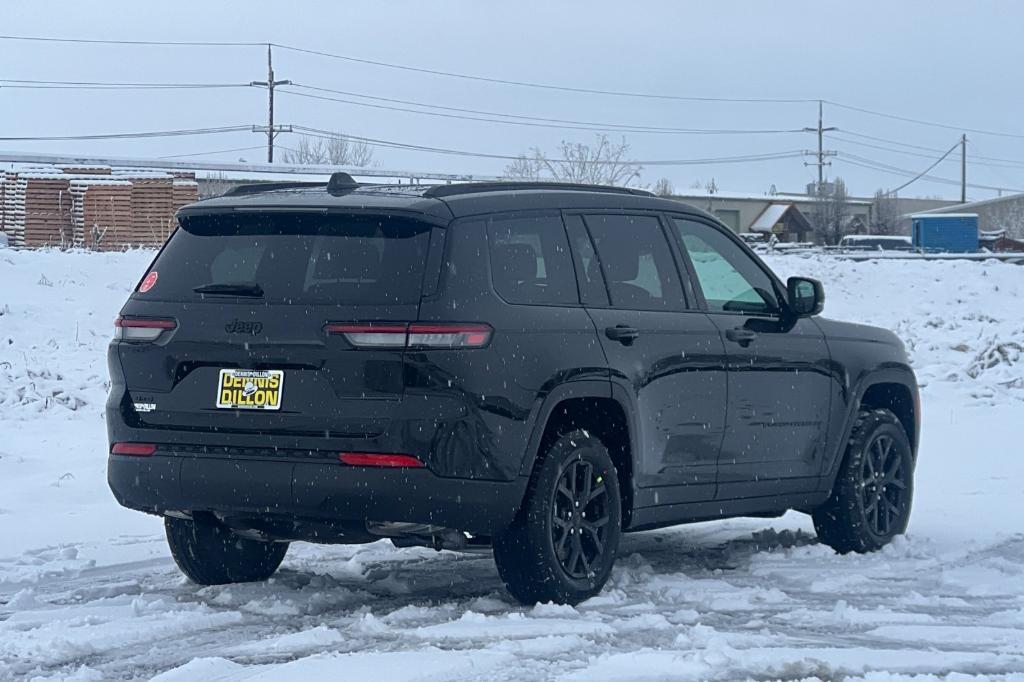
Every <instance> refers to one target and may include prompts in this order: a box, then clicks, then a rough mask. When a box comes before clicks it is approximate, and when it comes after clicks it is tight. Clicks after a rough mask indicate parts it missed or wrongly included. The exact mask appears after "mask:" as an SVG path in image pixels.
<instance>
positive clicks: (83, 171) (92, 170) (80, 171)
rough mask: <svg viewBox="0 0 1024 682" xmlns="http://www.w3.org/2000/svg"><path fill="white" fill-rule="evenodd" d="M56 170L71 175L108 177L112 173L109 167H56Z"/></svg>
mask: <svg viewBox="0 0 1024 682" xmlns="http://www.w3.org/2000/svg"><path fill="white" fill-rule="evenodd" d="M57 168H59V169H60V170H61V171H63V172H64V173H71V174H72V175H110V174H111V172H112V171H113V169H112V168H111V167H110V166H57Z"/></svg>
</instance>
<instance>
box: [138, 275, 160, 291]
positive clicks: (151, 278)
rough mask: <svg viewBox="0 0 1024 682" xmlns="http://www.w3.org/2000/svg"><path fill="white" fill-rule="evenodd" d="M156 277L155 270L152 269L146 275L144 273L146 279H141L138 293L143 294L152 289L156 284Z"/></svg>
mask: <svg viewBox="0 0 1024 682" xmlns="http://www.w3.org/2000/svg"><path fill="white" fill-rule="evenodd" d="M156 278H157V274H156V270H153V271H152V272H150V273H149V274H148V275H146V279H144V280H142V284H140V285H139V293H140V294H144V293H146V292H147V291H149V290H150V289H152V288H153V287H154V286H155V285H156Z"/></svg>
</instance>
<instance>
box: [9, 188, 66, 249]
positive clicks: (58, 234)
mask: <svg viewBox="0 0 1024 682" xmlns="http://www.w3.org/2000/svg"><path fill="white" fill-rule="evenodd" d="M70 190H71V183H70V176H68V175H65V174H63V173H57V172H53V171H50V172H28V173H18V180H17V182H16V184H15V193H16V197H18V198H20V199H21V201H22V211H23V213H22V215H23V218H22V222H21V225H20V227H21V230H20V232H21V234H20V235H18V234H17V233H16V234H15V244H16V245H20V246H29V247H32V246H59V247H67V246H71V245H72V242H73V240H74V235H73V233H74V226H73V225H72V221H71V205H72V200H71V191H70ZM15 217H16V219H17V217H18V216H17V214H16V216H15ZM17 227H18V224H17V223H16V228H17ZM19 236H20V239H19ZM19 241H20V244H19V243H18V242H19Z"/></svg>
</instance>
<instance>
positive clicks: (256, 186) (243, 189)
mask: <svg viewBox="0 0 1024 682" xmlns="http://www.w3.org/2000/svg"><path fill="white" fill-rule="evenodd" d="M323 186H324V183H322V182H253V183H250V184H247V185H238V186H237V187H232V188H231V189H229V190H228V191H227V192H225V193H224V194H223V195H222V196H225V197H241V196H246V195H249V194H259V193H260V192H273V191H274V190H278V189H301V188H303V187H323Z"/></svg>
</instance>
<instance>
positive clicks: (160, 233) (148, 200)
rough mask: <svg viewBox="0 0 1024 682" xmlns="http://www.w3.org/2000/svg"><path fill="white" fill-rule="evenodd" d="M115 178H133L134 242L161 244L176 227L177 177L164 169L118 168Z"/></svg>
mask: <svg viewBox="0 0 1024 682" xmlns="http://www.w3.org/2000/svg"><path fill="white" fill-rule="evenodd" d="M113 177H115V178H118V179H121V180H130V181H131V183H132V192H131V213H132V243H133V244H136V245H138V246H160V245H162V244H163V243H164V242H165V241H166V240H167V237H168V236H170V234H171V231H172V230H173V228H174V224H175V223H174V210H173V208H174V178H173V177H172V176H171V175H170V174H169V173H164V172H161V171H135V170H125V171H115V172H114V174H113Z"/></svg>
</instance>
